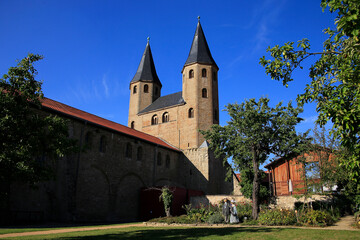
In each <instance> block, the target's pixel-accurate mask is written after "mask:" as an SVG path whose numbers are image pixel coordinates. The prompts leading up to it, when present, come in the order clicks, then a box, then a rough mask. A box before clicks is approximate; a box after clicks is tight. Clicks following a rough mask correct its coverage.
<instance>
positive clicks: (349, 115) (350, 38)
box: [260, 0, 360, 181]
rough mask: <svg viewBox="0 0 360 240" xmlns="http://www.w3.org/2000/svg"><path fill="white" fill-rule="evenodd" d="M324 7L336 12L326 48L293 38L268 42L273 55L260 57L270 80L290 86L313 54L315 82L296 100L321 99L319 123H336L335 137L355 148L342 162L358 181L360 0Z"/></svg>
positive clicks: (328, 1)
mask: <svg viewBox="0 0 360 240" xmlns="http://www.w3.org/2000/svg"><path fill="white" fill-rule="evenodd" d="M321 7H322V8H323V10H325V9H329V11H330V12H336V13H337V18H336V19H335V25H336V29H330V28H328V29H325V30H324V32H325V33H326V34H327V35H328V39H327V40H326V41H324V43H323V50H322V51H320V52H312V51H311V50H310V41H309V40H308V39H302V40H300V41H298V43H297V45H296V47H295V46H294V42H288V43H285V44H284V45H283V46H278V45H276V46H275V47H273V48H270V47H269V48H268V49H267V51H268V52H270V55H271V58H272V59H271V60H269V59H268V60H267V59H265V57H262V58H261V59H260V64H261V65H263V66H264V67H265V71H266V73H267V74H269V75H270V76H271V78H272V79H275V80H278V81H282V83H283V85H284V86H286V87H287V86H288V83H289V82H291V81H293V78H292V72H293V71H294V70H295V69H296V68H302V66H301V63H302V62H303V61H305V60H308V59H310V58H311V57H315V60H314V62H313V65H312V66H311V67H310V68H309V77H310V80H311V81H310V83H309V84H307V86H306V88H305V91H304V93H301V94H299V95H298V98H297V101H298V103H299V104H305V103H308V102H316V103H317V107H316V110H317V112H318V113H319V116H318V119H317V123H318V124H319V125H320V126H324V125H325V124H326V123H327V122H328V121H331V122H332V123H333V130H332V132H333V134H334V137H336V138H338V139H340V144H341V145H342V146H343V147H344V148H346V149H347V150H348V151H349V152H351V155H350V156H348V158H347V159H343V161H342V164H343V165H344V166H345V167H346V168H347V171H348V173H349V175H350V177H351V178H352V180H353V181H360V84H359V81H360V1H358V0H322V1H321ZM316 56H317V57H316Z"/></svg>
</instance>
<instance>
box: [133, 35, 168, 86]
mask: <svg viewBox="0 0 360 240" xmlns="http://www.w3.org/2000/svg"><path fill="white" fill-rule="evenodd" d="M138 81H147V82H154V83H157V84H159V85H160V86H162V85H161V82H160V80H159V77H158V75H157V74H156V69H155V64H154V60H153V57H152V54H151V49H150V43H149V41H148V42H147V44H146V47H145V51H144V54H143V56H142V58H141V61H140V64H139V67H138V69H137V71H136V74H135V76H134V78H133V79H132V80H131V83H133V82H138Z"/></svg>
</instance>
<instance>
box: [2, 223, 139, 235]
mask: <svg viewBox="0 0 360 240" xmlns="http://www.w3.org/2000/svg"><path fill="white" fill-rule="evenodd" d="M126 224H128V223H120V224H106V225H105V224H104V225H85V226H83V225H78V226H69V227H64V226H59V227H51V226H48V227H44V226H39V227H23V228H18V227H11V228H0V234H6V233H21V232H36V231H49V230H57V229H74V228H91V227H105V226H121V225H126ZM134 224H135V223H134ZM139 224H142V222H141V223H140V222H139Z"/></svg>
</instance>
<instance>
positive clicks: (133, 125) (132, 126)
mask: <svg viewBox="0 0 360 240" xmlns="http://www.w3.org/2000/svg"><path fill="white" fill-rule="evenodd" d="M130 127H131V128H132V129H134V128H135V122H134V121H132V122H131V124H130Z"/></svg>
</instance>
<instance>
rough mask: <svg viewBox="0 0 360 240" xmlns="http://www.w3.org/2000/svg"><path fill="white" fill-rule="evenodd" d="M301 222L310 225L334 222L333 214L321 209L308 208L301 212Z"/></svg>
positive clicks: (327, 224) (326, 224)
mask: <svg viewBox="0 0 360 240" xmlns="http://www.w3.org/2000/svg"><path fill="white" fill-rule="evenodd" d="M299 222H300V223H301V224H303V225H310V226H321V227H324V226H329V225H332V224H333V223H334V219H333V218H332V216H331V215H330V214H329V213H328V212H326V211H321V210H308V211H304V212H301V213H300V214H299Z"/></svg>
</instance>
